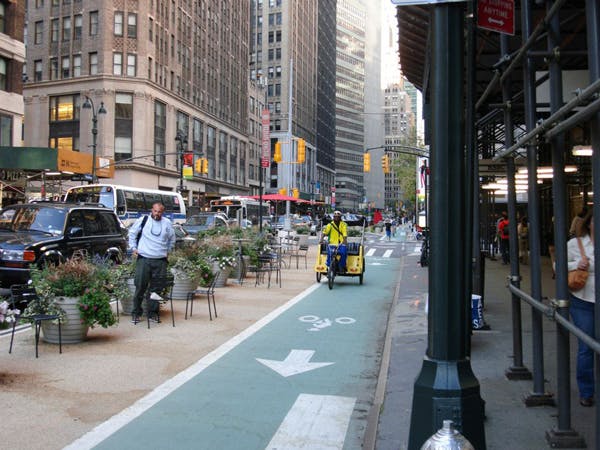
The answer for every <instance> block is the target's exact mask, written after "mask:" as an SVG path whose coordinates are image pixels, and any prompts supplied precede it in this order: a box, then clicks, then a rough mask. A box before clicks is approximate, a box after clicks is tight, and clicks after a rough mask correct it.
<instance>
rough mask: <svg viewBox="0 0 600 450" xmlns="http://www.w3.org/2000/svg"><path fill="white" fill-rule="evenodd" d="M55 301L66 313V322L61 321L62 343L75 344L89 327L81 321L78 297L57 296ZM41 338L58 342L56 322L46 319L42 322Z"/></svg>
mask: <svg viewBox="0 0 600 450" xmlns="http://www.w3.org/2000/svg"><path fill="white" fill-rule="evenodd" d="M56 302H57V303H58V304H59V305H60V307H61V308H62V309H63V310H64V312H65V314H66V315H67V320H66V322H62V323H61V332H62V333H61V334H62V343H63V344H77V343H79V342H83V341H84V340H85V339H86V337H87V334H88V330H89V327H88V326H87V325H84V324H82V323H81V315H80V314H79V308H78V307H77V303H78V302H79V297H58V298H57V299H56ZM42 331H43V333H44V336H43V339H44V341H45V342H49V343H50V344H58V324H54V323H51V322H50V321H48V320H44V321H43V322H42Z"/></svg>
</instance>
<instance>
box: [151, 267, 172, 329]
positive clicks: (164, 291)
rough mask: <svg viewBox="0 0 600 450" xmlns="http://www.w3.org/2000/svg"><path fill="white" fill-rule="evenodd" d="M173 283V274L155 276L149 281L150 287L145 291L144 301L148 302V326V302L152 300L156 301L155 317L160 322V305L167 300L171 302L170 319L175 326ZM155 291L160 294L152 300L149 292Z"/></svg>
mask: <svg viewBox="0 0 600 450" xmlns="http://www.w3.org/2000/svg"><path fill="white" fill-rule="evenodd" d="M173 284H175V279H174V277H173V275H167V276H165V277H155V278H153V279H152V280H151V282H150V289H148V291H147V292H146V302H147V304H148V313H147V314H146V320H147V322H148V328H150V315H151V313H150V311H151V310H152V308H150V304H151V303H152V302H156V303H158V310H157V312H156V318H157V321H158V323H160V306H161V305H165V304H166V303H167V302H169V303H170V304H171V320H172V322H173V326H175V311H174V310H173ZM151 292H156V293H157V294H159V295H160V297H161V299H160V300H154V299H152V298H150V293H151Z"/></svg>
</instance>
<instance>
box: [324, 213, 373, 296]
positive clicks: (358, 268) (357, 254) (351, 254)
mask: <svg viewBox="0 0 600 450" xmlns="http://www.w3.org/2000/svg"><path fill="white" fill-rule="evenodd" d="M347 225H348V227H350V226H352V222H347ZM364 236H365V225H364V223H363V222H361V223H360V237H359V238H358V239H357V240H358V242H354V241H353V242H348V243H347V244H346V248H347V252H346V255H347V256H346V270H341V269H342V268H341V267H339V260H340V257H341V256H340V254H339V247H338V245H335V244H329V243H328V242H325V243H322V244H319V251H318V252H317V261H316V264H315V272H316V276H317V283H320V282H321V277H323V276H326V277H327V285H328V286H329V289H333V282H334V280H335V277H358V283H359V284H363V277H364V273H365V256H364V255H365V254H364V246H363V241H364ZM351 239H354V238H351ZM328 254H329V261H330V264H329V265H327V256H328Z"/></svg>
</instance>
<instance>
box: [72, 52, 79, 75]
mask: <svg viewBox="0 0 600 450" xmlns="http://www.w3.org/2000/svg"><path fill="white" fill-rule="evenodd" d="M73 76H74V77H80V76H81V55H75V56H73Z"/></svg>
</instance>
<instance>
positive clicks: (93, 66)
mask: <svg viewBox="0 0 600 450" xmlns="http://www.w3.org/2000/svg"><path fill="white" fill-rule="evenodd" d="M89 56H90V67H89V74H90V75H97V74H98V53H90V55H89Z"/></svg>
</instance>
